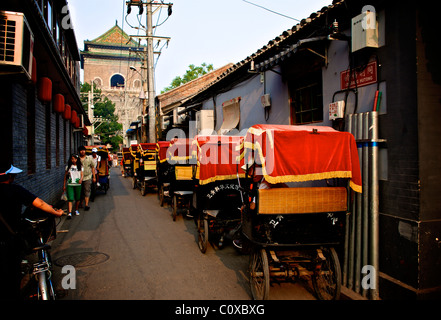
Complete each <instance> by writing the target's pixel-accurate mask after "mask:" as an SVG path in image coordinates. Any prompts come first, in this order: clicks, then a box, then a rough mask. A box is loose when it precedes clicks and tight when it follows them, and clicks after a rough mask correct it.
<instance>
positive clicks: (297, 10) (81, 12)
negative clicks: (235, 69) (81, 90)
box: [68, 0, 332, 94]
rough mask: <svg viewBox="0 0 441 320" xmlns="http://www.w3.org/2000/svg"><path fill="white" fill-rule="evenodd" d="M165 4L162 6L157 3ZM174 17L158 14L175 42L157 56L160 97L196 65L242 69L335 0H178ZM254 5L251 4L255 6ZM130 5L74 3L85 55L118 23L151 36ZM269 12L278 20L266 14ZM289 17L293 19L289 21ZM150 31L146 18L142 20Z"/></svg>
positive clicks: (160, 32) (119, 1) (119, 0)
mask: <svg viewBox="0 0 441 320" xmlns="http://www.w3.org/2000/svg"><path fill="white" fill-rule="evenodd" d="M157 2H160V1H157ZM163 2H164V3H167V4H168V3H172V4H173V6H172V8H173V13H172V15H171V16H170V17H169V18H168V19H167V20H166V18H167V9H166V8H163V9H162V10H158V11H156V12H155V13H154V14H153V19H152V20H153V25H154V26H155V25H156V24H158V23H159V24H160V23H162V22H163V23H162V24H161V25H160V26H158V27H156V28H155V29H154V34H155V35H156V36H162V37H170V38H171V39H170V41H169V43H168V46H167V45H165V42H161V43H160V44H159V47H158V48H156V49H155V51H159V49H161V48H162V49H161V54H160V55H157V54H156V55H155V59H154V61H155V77H154V79H155V92H156V94H159V93H160V92H161V90H162V89H164V88H165V87H167V86H169V85H170V83H171V82H172V80H173V79H174V78H175V77H177V76H182V75H184V74H185V72H186V71H187V70H188V69H189V68H188V66H189V65H190V64H193V65H195V66H200V65H201V64H202V63H206V64H213V67H214V69H217V68H220V67H222V66H224V65H226V64H228V63H237V62H240V61H241V60H243V59H245V58H246V57H248V56H250V55H252V54H253V53H254V52H256V51H257V50H258V49H260V48H262V47H263V46H264V45H266V44H267V43H268V42H269V41H270V40H272V39H274V38H276V37H277V36H278V35H280V34H282V33H283V32H284V31H285V30H288V29H291V28H292V27H293V26H294V25H296V24H297V23H298V22H299V20H301V19H304V18H307V17H309V16H310V14H311V13H312V12H316V11H319V10H320V9H321V8H323V7H324V6H328V5H330V4H331V3H332V0H307V1H305V0H175V1H170V2H167V1H166V0H164V1H163ZM250 2H251V3H253V4H254V5H253V4H251V3H250ZM125 3H126V0H68V5H69V10H70V18H71V23H72V25H73V28H74V32H75V36H76V39H77V44H78V48H79V50H83V49H84V41H86V40H93V39H95V38H97V37H99V36H100V35H102V34H103V33H105V32H106V31H107V30H109V29H110V28H112V27H113V26H114V25H115V23H118V25H119V26H120V27H121V28H122V29H123V30H124V32H126V33H127V34H128V35H137V34H145V31H143V30H138V29H135V28H132V27H131V26H139V21H138V17H139V16H138V9H137V8H133V9H132V12H131V14H130V15H128V16H127V17H126V13H127V12H126V11H127V6H126V4H125ZM256 5H258V6H261V7H265V8H267V9H269V10H271V11H275V12H277V13H280V14H276V13H273V12H270V11H268V10H265V9H263V8H261V7H258V6H256ZM282 15H283V16H282ZM288 17H289V18H288ZM164 20H165V21H164ZM140 21H141V23H142V24H143V25H146V14H145V10H144V14H143V16H142V17H141V18H140Z"/></svg>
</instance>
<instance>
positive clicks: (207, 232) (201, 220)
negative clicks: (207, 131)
mask: <svg viewBox="0 0 441 320" xmlns="http://www.w3.org/2000/svg"><path fill="white" fill-rule="evenodd" d="M243 139H244V137H243V136H218V135H211V136H196V137H195V139H194V141H193V145H194V146H195V148H194V150H195V151H194V152H195V153H196V155H197V164H196V165H195V167H196V169H197V170H195V172H196V174H197V178H198V181H199V183H198V185H197V186H196V188H195V199H194V204H193V206H194V207H195V212H196V217H195V219H196V224H197V230H198V246H199V250H200V251H201V252H202V253H205V252H206V250H207V247H208V243H211V244H212V245H215V246H216V247H217V248H223V247H224V246H225V245H226V244H227V243H228V242H229V241H233V240H234V239H235V237H236V236H237V235H240V223H241V215H240V209H241V207H242V204H243V198H242V197H243V195H242V192H241V180H242V179H244V178H245V172H244V171H242V169H241V167H242V165H243V159H241V158H240V155H241V150H242V148H243ZM238 170H239V171H240V172H239V171H238Z"/></svg>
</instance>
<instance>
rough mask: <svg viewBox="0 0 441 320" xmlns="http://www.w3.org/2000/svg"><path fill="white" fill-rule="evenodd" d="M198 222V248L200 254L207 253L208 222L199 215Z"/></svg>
mask: <svg viewBox="0 0 441 320" xmlns="http://www.w3.org/2000/svg"><path fill="white" fill-rule="evenodd" d="M197 222H198V246H199V250H201V252H202V253H205V252H206V251H207V247H208V220H207V219H205V218H204V216H203V215H202V214H201V215H199V218H198V220H197Z"/></svg>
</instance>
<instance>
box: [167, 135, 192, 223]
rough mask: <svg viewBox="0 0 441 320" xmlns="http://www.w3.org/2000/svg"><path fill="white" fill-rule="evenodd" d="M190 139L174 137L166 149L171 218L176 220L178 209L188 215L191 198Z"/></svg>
mask: <svg viewBox="0 0 441 320" xmlns="http://www.w3.org/2000/svg"><path fill="white" fill-rule="evenodd" d="M191 142H192V140H191V139H184V138H175V139H173V140H171V141H170V146H169V147H168V150H167V158H168V163H169V164H170V170H171V172H170V189H169V194H170V197H171V200H172V218H173V221H176V216H177V215H178V213H179V209H184V210H185V211H184V212H186V213H185V215H186V216H187V217H189V216H190V215H191V214H190V211H191V200H192V198H193V189H194V184H195V182H194V175H193V167H192V154H191Z"/></svg>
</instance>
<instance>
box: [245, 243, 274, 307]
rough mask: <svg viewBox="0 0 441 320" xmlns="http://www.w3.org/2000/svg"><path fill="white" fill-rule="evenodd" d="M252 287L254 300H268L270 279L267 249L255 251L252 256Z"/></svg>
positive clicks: (250, 268)
mask: <svg viewBox="0 0 441 320" xmlns="http://www.w3.org/2000/svg"><path fill="white" fill-rule="evenodd" d="M249 270H250V287H251V294H252V295H253V299H254V300H268V298H269V288H270V277H269V265H268V257H267V255H266V250H265V249H255V250H253V252H252V253H251V255H250V267H249Z"/></svg>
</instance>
